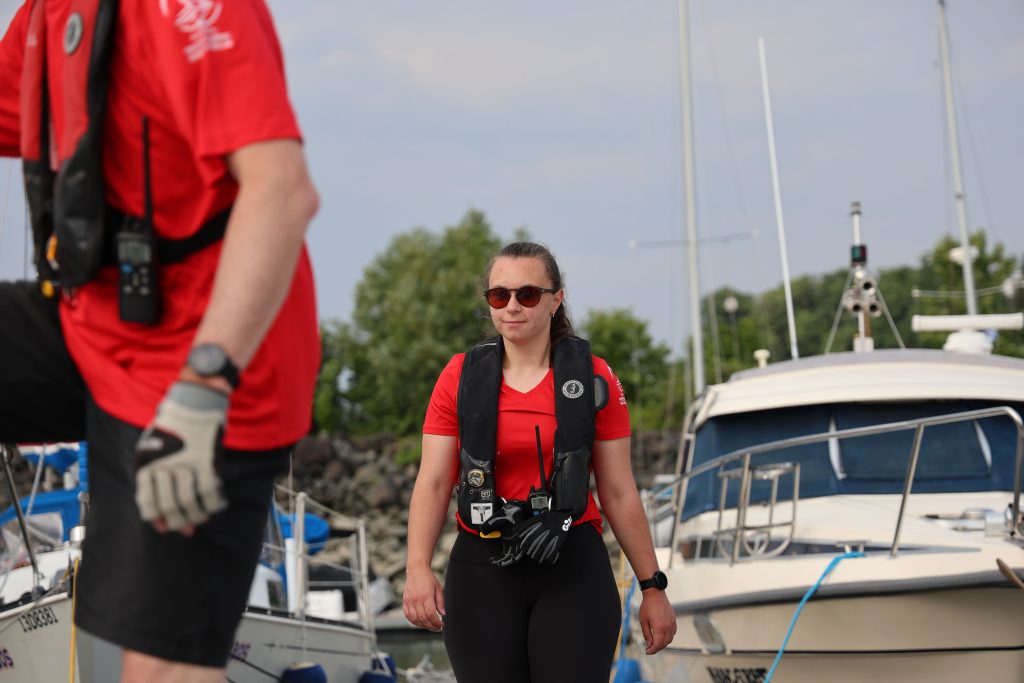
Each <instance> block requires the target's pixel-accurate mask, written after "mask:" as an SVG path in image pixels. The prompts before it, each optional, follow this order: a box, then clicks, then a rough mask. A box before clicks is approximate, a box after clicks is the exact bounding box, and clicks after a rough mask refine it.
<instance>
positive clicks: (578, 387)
mask: <svg viewBox="0 0 1024 683" xmlns="http://www.w3.org/2000/svg"><path fill="white" fill-rule="evenodd" d="M562 395H563V396H565V397H566V398H579V397H580V396H582V395H583V382H581V381H579V380H578V379H571V380H569V381H568V382H566V383H565V384H563V385H562Z"/></svg>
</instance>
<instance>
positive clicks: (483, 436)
mask: <svg viewBox="0 0 1024 683" xmlns="http://www.w3.org/2000/svg"><path fill="white" fill-rule="evenodd" d="M502 353H503V347H502V343H501V337H491V338H490V339H487V340H486V341H483V342H481V343H480V344H477V345H476V346H474V347H473V348H471V349H470V350H469V351H467V352H466V358H465V360H464V361H463V364H462V374H461V376H460V377H459V393H458V399H457V401H458V404H457V405H458V413H459V440H460V441H461V443H462V450H464V451H466V452H467V453H469V454H470V455H471V456H472V457H473V458H475V459H477V460H484V461H486V462H491V461H492V460H493V459H494V450H495V443H496V442H497V438H498V395H499V394H500V392H501V361H502Z"/></svg>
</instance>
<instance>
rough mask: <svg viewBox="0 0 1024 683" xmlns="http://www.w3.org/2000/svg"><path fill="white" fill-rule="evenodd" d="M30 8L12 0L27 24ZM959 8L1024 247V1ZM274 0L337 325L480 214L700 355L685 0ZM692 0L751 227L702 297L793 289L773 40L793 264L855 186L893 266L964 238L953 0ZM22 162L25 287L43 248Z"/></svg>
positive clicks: (717, 252)
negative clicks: (762, 58) (784, 267)
mask: <svg viewBox="0 0 1024 683" xmlns="http://www.w3.org/2000/svg"><path fill="white" fill-rule="evenodd" d="M153 1H155V0H153ZM17 4H18V3H17V2H14V1H13V0H0V7H2V8H3V12H4V17H5V18H4V19H3V20H4V21H6V17H9V16H10V14H11V13H12V12H13V9H14V7H16V6H17ZM949 5H950V6H949V8H948V20H949V26H950V35H951V42H952V51H953V60H954V67H953V70H954V79H955V84H956V88H957V96H958V116H959V117H960V124H961V147H962V153H963V167H964V175H965V177H966V183H967V194H966V196H967V208H968V213H969V222H970V225H971V226H972V228H977V227H980V226H984V227H985V229H986V230H987V231H988V232H989V234H990V235H991V236H992V238H994V239H995V240H998V241H1001V242H1003V243H1004V244H1006V245H1007V246H1008V247H1009V248H1010V249H1011V250H1012V251H1013V252H1014V253H1015V254H1018V255H1020V254H1021V253H1022V252H1024V221H1022V220H1021V219H1020V209H1019V207H1018V205H1017V203H1016V200H1017V199H1018V197H1019V196H1020V195H1021V192H1022V188H1024V132H1022V130H1021V125H1022V122H1024V3H1022V2H1021V1H1020V0H970V1H968V0H950V2H949ZM270 6H271V9H272V11H273V13H274V15H275V18H276V21H277V24H278V30H279V33H280V37H281V41H282V44H283V46H284V51H285V58H286V61H287V66H288V75H289V81H290V89H291V97H292V101H293V104H294V106H295V109H296V110H297V112H298V115H299V119H300V123H301V125H302V128H303V131H304V134H305V137H306V144H307V150H308V155H309V160H310V163H311V166H312V169H313V174H314V179H315V182H316V184H317V186H318V187H319V189H320V193H321V196H322V208H321V210H320V214H319V215H318V216H317V218H316V220H315V222H314V224H313V227H312V229H311V232H310V236H309V243H310V246H311V249H312V253H313V259H314V265H315V268H316V275H317V284H318V293H319V306H320V311H321V316H322V317H324V318H341V319H348V318H349V316H350V314H351V310H352V306H353V294H354V288H355V284H356V283H357V282H358V281H359V280H360V278H361V276H362V271H363V269H364V268H365V267H366V265H367V264H368V263H369V262H370V261H371V260H372V259H373V258H374V257H375V256H377V255H378V254H380V253H381V252H382V251H383V250H384V249H385V248H386V247H387V245H388V242H389V241H390V239H391V238H392V237H393V236H395V235H396V234H399V233H402V232H405V231H408V230H410V229H412V228H415V227H425V228H427V229H430V230H433V231H440V230H441V229H443V227H445V226H448V225H453V224H455V223H457V222H458V220H459V219H460V218H461V217H462V216H463V214H464V213H465V212H466V211H467V210H468V209H469V208H477V209H480V210H482V211H484V212H485V213H486V215H487V216H488V218H489V219H490V221H491V222H492V224H493V225H494V227H495V229H496V231H497V232H498V233H499V234H500V235H501V236H503V237H505V238H508V237H511V235H512V233H513V231H514V230H515V229H516V228H518V227H521V226H522V227H526V228H527V229H528V230H529V231H530V232H531V234H532V235H533V237H534V238H535V239H537V240H538V241H541V242H544V243H546V244H547V245H549V246H550V247H551V249H552V250H553V251H554V253H555V255H556V256H557V257H558V259H559V261H560V262H561V265H562V267H563V269H564V271H565V274H566V282H567V296H568V301H569V303H570V304H571V307H572V308H573V310H574V312H575V316H576V318H577V319H578V320H579V319H582V317H583V314H584V313H585V312H586V311H587V310H588V309H595V308H601V309H603V308H611V307H629V308H632V309H634V310H635V312H636V314H637V315H639V316H640V317H642V318H644V319H646V320H648V321H649V324H650V329H651V331H652V332H653V334H654V335H655V337H656V338H657V339H659V340H662V341H665V342H666V343H668V344H670V345H671V346H672V347H673V348H675V349H678V348H680V347H681V340H682V336H683V334H684V333H687V332H688V320H689V314H688V312H687V311H688V309H687V301H688V294H687V284H686V283H687V281H688V280H687V274H686V270H685V267H684V266H685V259H686V256H685V251H684V249H683V248H682V247H681V246H680V245H679V244H675V245H673V244H671V243H669V244H667V245H663V246H652V245H649V244H648V245H647V246H644V244H645V243H652V242H655V243H661V242H664V241H671V240H681V238H682V236H683V231H684V226H683V197H682V189H681V187H682V182H681V178H682V172H681V167H682V161H681V156H682V155H681V133H680V106H681V105H680V88H679V30H678V10H677V4H676V2H675V1H674V0H642V1H641V0H632V1H628V0H616V1H611V0H562V1H560V2H550V1H546V2H540V1H536V0H523V1H520V2H516V3H481V2H471V1H470V0H458V1H456V0H430V1H429V2H410V1H408V0H407V1H405V2H397V1H395V0H372V1H370V0H363V1H360V2H352V1H344V0H271V2H270ZM690 14H691V23H692V25H691V35H692V54H693V57H692V59H693V76H694V81H695V85H696V87H695V99H694V105H693V106H694V111H695V126H696V129H695V131H696V147H697V185H698V198H697V216H698V224H699V231H700V235H701V237H702V238H712V239H714V238H722V237H724V236H729V235H745V237H740V238H736V239H734V240H732V241H728V242H721V241H717V242H716V241H712V242H708V243H706V244H705V245H704V246H703V247H702V254H701V264H702V273H701V280H702V289H703V291H705V292H707V291H710V290H712V289H716V288H718V287H721V286H724V285H732V286H734V287H737V288H739V289H741V290H744V291H749V292H759V291H763V290H764V289H767V288H769V287H772V286H775V285H777V284H778V283H779V282H780V279H781V267H780V265H779V246H778V240H777V237H776V226H775V218H774V206H773V202H772V192H771V176H770V167H769V162H768V147H767V138H766V133H765V121H764V111H763V105H762V92H761V85H760V73H759V66H758V60H757V47H756V41H757V38H758V36H763V37H764V39H765V43H766V49H767V62H768V75H769V80H770V85H771V97H772V104H773V107H774V118H775V132H776V148H777V155H778V161H779V174H780V182H781V192H782V203H783V212H784V216H785V223H786V232H787V237H788V241H789V244H788V253H789V262H790V269H791V272H792V273H793V275H794V276H795V275H800V274H806V273H811V274H817V273H822V272H826V271H830V270H833V269H835V268H838V267H842V266H844V265H845V264H846V258H847V250H848V246H849V243H850V240H851V229H850V221H849V205H850V202H851V201H852V200H859V201H861V202H862V203H863V205H864V217H863V232H864V240H865V242H867V243H868V244H869V245H870V248H871V258H872V265H874V266H881V267H884V266H890V265H896V264H910V263H915V262H916V261H917V258H918V257H919V256H920V254H921V253H922V252H923V251H925V250H926V249H928V248H929V247H930V246H932V245H933V244H934V243H935V242H936V241H937V240H938V239H939V237H940V236H941V235H942V234H944V233H955V232H956V229H957V228H956V222H955V213H954V209H953V200H952V180H951V170H950V165H949V162H948V159H949V152H948V143H947V138H946V129H945V114H944V109H943V99H942V89H941V74H940V70H939V47H938V9H937V5H936V2H935V0H904V1H902V2H892V1H891V0H863V1H859V2H858V1H850V0H846V1H844V2H840V1H839V0H777V1H776V2H770V3H769V2H764V0H725V1H712V0H693V1H692V2H691V7H690ZM11 168H14V167H12V166H11V165H9V164H5V165H4V166H3V167H2V173H0V183H3V186H2V187H3V188H4V190H3V196H4V198H5V199H4V201H3V207H2V208H3V213H4V223H3V233H2V235H0V275H2V276H4V277H11V276H15V275H20V274H21V272H22V269H23V261H24V257H23V253H24V251H23V242H24V239H23V234H24V227H23V226H24V219H23V213H22V212H23V209H22V208H21V204H20V192H21V190H20V185H19V183H20V180H19V178H18V177H17V170H16V168H14V171H13V172H12V171H11V170H10V169H11ZM12 176H13V178H12ZM753 233H756V235H757V236H756V237H751V236H750V235H751V234H753ZM631 240H635V241H636V242H638V243H639V245H640V246H638V247H636V248H630V241H631ZM429 286H430V283H429V282H425V283H423V296H424V297H426V296H429V295H430V293H429ZM882 288H883V291H884V288H885V283H884V281H883V282H882ZM410 315H415V311H410Z"/></svg>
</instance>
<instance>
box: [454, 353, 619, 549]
mask: <svg viewBox="0 0 1024 683" xmlns="http://www.w3.org/2000/svg"><path fill="white" fill-rule="evenodd" d="M502 354H503V346H502V340H501V337H493V338H491V339H488V340H486V341H485V342H482V343H480V344H478V345H476V346H474V347H473V348H472V349H470V350H469V351H468V352H466V357H465V360H464V362H463V365H462V374H461V376H460V378H459V390H458V398H457V405H458V415H459V440H460V443H461V448H460V451H459V461H460V465H461V468H460V474H459V483H458V489H457V494H458V505H459V518H460V519H461V520H462V523H463V524H464V525H466V526H467V527H469V528H471V529H476V530H479V525H480V524H482V523H483V522H484V521H486V519H487V518H488V517H490V516H491V515H492V514H493V513H494V512H495V511H496V509H497V507H499V506H500V502H499V501H498V500H497V495H496V493H495V478H494V460H495V455H496V448H497V446H496V444H497V437H498V396H499V394H500V393H501V381H502V367H501V365H502ZM552 366H553V369H554V375H555V421H556V423H557V428H556V429H555V456H554V468H553V471H552V473H551V477H550V481H551V484H550V486H551V494H552V496H553V502H552V508H553V509H556V510H569V511H571V513H572V516H573V517H574V518H577V519H578V518H579V517H580V516H581V515H582V514H583V513H584V512H585V511H586V509H587V503H588V501H589V493H590V448H591V445H592V444H593V441H594V424H595V417H596V413H597V411H598V410H600V409H601V408H603V407H604V405H605V404H606V403H607V401H608V386H607V383H606V382H605V381H604V378H603V377H600V376H597V375H594V367H593V358H592V356H591V355H590V344H589V342H587V341H586V340H584V339H579V338H578V337H566V338H565V339H562V340H561V341H560V342H558V344H556V345H555V348H554V352H553V354H552ZM538 475H539V473H538Z"/></svg>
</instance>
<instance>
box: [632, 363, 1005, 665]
mask: <svg viewBox="0 0 1024 683" xmlns="http://www.w3.org/2000/svg"><path fill="white" fill-rule="evenodd" d="M1022 413H1024V360H1022V359H1014V358H1005V357H997V356H991V355H982V354H965V353H955V352H950V351H939V350H885V351H874V352H871V353H839V354H832V355H828V356H819V357H816V358H811V359H806V360H798V361H788V362H783V363H778V364H775V365H773V366H769V367H765V368H760V369H755V370H750V371H746V372H741V373H738V374H736V375H734V376H733V377H732V378H731V379H730V380H729V381H728V382H726V383H724V384H721V385H717V386H713V387H711V388H709V390H708V391H706V392H705V393H704V395H703V396H702V397H701V399H700V400H699V402H697V403H696V404H695V406H694V407H693V409H692V410H691V412H690V415H689V418H688V422H687V427H686V430H685V437H684V448H683V450H684V455H683V458H684V460H685V474H684V475H683V476H681V477H680V478H679V479H678V481H677V482H676V483H674V484H673V485H672V486H670V487H669V488H667V489H665V490H664V491H663V492H662V495H661V497H660V499H661V500H662V501H665V500H668V499H671V500H672V502H671V503H670V504H664V505H662V506H661V509H660V511H654V510H653V509H652V514H653V515H654V516H655V517H658V516H660V518H661V522H660V523H659V524H658V526H657V531H658V533H657V535H658V536H659V537H660V538H659V539H658V540H659V541H660V542H661V545H662V547H660V548H659V550H658V552H659V555H660V561H661V564H662V566H665V567H667V569H666V573H667V574H668V576H669V588H668V595H669V598H670V599H671V602H672V604H673V606H674V607H675V610H676V615H677V620H678V624H677V626H678V632H677V635H676V638H675V640H674V641H673V642H672V644H671V645H670V646H669V647H668V648H667V649H666V650H665V651H664V652H663V653H662V654H659V655H658V656H656V657H652V658H645V663H646V665H647V666H648V667H649V672H648V674H649V675H647V676H646V678H648V679H650V680H654V681H674V680H685V681H701V682H704V681H714V682H716V683H717V682H720V681H764V680H766V678H767V677H768V673H769V671H770V670H771V669H772V665H773V662H774V661H775V659H776V657H777V655H778V653H779V650H780V648H781V647H782V646H783V644H784V643H785V651H784V653H783V654H782V656H781V659H780V660H779V664H778V669H777V672H776V675H777V679H776V680H782V681H786V682H787V683H789V682H794V683H801V682H804V681H807V682H810V681H823V680H828V681H862V680H865V679H868V680H884V681H896V680H900V681H903V680H927V681H948V682H950V683H952V682H953V681H965V680H970V679H971V678H979V677H981V678H983V679H984V680H986V681H1006V682H1007V683H1009V682H1010V681H1021V680H1024V617H1022V615H1024V590H1022V587H1024V583H1022V582H1021V579H1020V577H1021V576H1024V543H1022V536H1021V532H1022V528H1021V526H1022V520H1021V514H1020V493H1021V474H1022V468H1024V462H1022V452H1024V442H1022V427H1021V417H1020V415H1021V414H1022ZM838 556H844V559H842V560H841V561H840V562H839V563H838V564H836V565H834V569H832V571H831V573H829V574H828V575H827V576H826V577H825V578H824V579H823V580H822V577H823V575H824V574H825V573H826V569H827V568H829V567H830V564H831V563H832V562H833V559H834V558H836V557H838ZM1000 565H1002V566H1000ZM819 581H821V583H820V587H818V588H817V590H816V592H814V593H813V597H812V598H811V599H810V600H809V601H807V602H806V604H804V605H801V601H802V599H803V598H804V596H805V595H806V594H807V593H808V592H809V591H810V590H811V589H812V587H814V586H815V585H816V584H817V583H818V582H819ZM791 624H793V626H792V627H791ZM790 629H791V633H790ZM787 639H788V641H787Z"/></svg>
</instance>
